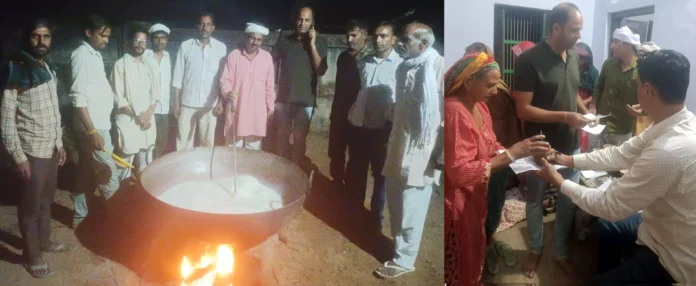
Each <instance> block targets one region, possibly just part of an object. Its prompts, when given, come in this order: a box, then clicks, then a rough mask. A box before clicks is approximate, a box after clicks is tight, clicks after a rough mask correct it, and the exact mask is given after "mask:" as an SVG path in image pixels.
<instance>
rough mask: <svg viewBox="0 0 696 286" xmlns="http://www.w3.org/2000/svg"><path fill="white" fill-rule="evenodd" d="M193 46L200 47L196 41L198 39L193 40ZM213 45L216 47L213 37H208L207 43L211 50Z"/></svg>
mask: <svg viewBox="0 0 696 286" xmlns="http://www.w3.org/2000/svg"><path fill="white" fill-rule="evenodd" d="M193 44H194V45H195V46H200V45H199V44H200V41H198V38H193ZM214 45H216V44H215V39H214V38H213V37H210V41H208V46H210V47H211V48H212V47H213V46H214Z"/></svg>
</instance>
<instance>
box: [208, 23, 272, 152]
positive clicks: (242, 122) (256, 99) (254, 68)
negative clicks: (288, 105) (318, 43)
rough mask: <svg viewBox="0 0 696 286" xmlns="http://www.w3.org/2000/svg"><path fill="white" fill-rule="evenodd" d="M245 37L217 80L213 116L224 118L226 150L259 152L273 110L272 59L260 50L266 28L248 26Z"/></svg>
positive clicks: (255, 25) (232, 53) (256, 25)
mask: <svg viewBox="0 0 696 286" xmlns="http://www.w3.org/2000/svg"><path fill="white" fill-rule="evenodd" d="M245 33H246V35H247V41H246V44H245V45H244V46H243V47H239V48H237V49H234V50H233V51H232V52H231V53H230V54H229V55H228V56H227V63H226V64H225V68H224V70H223V72H222V78H220V86H221V90H222V96H221V97H222V98H221V99H220V100H219V101H218V103H217V106H215V110H214V112H215V115H216V116H219V115H221V114H222V115H224V120H225V127H224V129H223V132H224V133H223V136H224V137H225V143H226V144H227V145H228V146H233V145H234V146H236V147H245V148H248V149H254V150H260V149H261V139H263V137H266V125H267V122H268V119H269V118H270V116H271V115H272V114H273V110H274V107H275V99H276V93H275V74H274V70H273V58H272V57H271V54H270V53H269V52H267V51H264V50H262V49H260V47H261V44H263V40H264V38H265V37H266V36H267V35H268V29H267V28H265V27H263V26H261V25H258V24H253V23H249V24H247V27H246V30H245ZM234 135H236V136H234Z"/></svg>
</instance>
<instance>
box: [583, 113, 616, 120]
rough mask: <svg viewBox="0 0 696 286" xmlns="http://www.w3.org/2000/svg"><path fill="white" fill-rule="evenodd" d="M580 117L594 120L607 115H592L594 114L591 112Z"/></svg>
mask: <svg viewBox="0 0 696 286" xmlns="http://www.w3.org/2000/svg"><path fill="white" fill-rule="evenodd" d="M582 117H585V119H587V120H592V121H594V120H597V119H602V118H604V117H609V115H594V114H592V113H588V114H585V115H583V116H582Z"/></svg>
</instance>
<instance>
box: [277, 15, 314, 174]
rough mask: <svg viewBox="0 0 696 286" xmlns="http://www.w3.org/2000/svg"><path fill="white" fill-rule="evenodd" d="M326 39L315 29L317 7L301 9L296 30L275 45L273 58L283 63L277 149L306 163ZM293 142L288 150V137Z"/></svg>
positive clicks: (285, 155) (281, 154)
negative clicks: (315, 10) (308, 137)
mask: <svg viewBox="0 0 696 286" xmlns="http://www.w3.org/2000/svg"><path fill="white" fill-rule="evenodd" d="M326 46H327V44H326V39H324V38H319V37H318V33H317V32H316V31H315V30H314V11H313V10H312V9H311V8H309V7H303V8H301V9H300V10H299V13H298V14H297V19H296V25H295V32H294V33H292V34H290V35H283V34H281V35H280V37H279V39H278V42H277V43H276V46H275V47H274V48H273V53H272V54H273V59H274V61H276V62H279V64H280V79H279V82H278V96H277V99H276V108H275V119H276V123H277V124H278V134H277V135H278V142H276V148H277V149H276V153H277V154H278V155H280V156H283V157H287V158H290V159H291V160H292V161H293V162H294V163H296V164H298V165H300V164H301V163H303V159H304V156H305V149H306V140H307V133H308V132H309V124H310V122H311V120H312V115H313V113H314V108H315V106H316V100H317V82H318V81H319V77H321V76H323V75H324V74H325V73H326V70H327V63H326V49H327V47H326ZM290 134H292V138H293V140H292V141H293V144H292V152H291V155H288V153H289V147H290V144H289V137H290Z"/></svg>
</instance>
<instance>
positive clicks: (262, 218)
mask: <svg viewBox="0 0 696 286" xmlns="http://www.w3.org/2000/svg"><path fill="white" fill-rule="evenodd" d="M236 151H237V154H236V156H237V175H244V174H248V175H253V176H255V177H256V178H258V179H259V180H261V181H266V182H268V183H270V184H272V185H274V186H278V187H279V188H278V190H279V191H280V192H281V195H282V198H283V206H282V207H281V208H278V209H274V210H272V211H268V212H262V213H254V214H219V213H208V212H200V211H196V210H190V209H183V208H180V207H177V206H173V205H171V204H169V203H167V202H165V201H163V200H161V199H160V198H159V195H160V194H162V193H163V192H164V191H166V190H168V189H169V188H171V187H173V186H175V185H177V184H179V183H182V182H187V181H209V180H211V179H218V178H225V177H231V176H233V156H234V155H233V148H232V147H214V148H212V147H199V148H194V149H189V150H183V151H178V152H175V153H171V154H168V155H166V156H163V157H161V158H158V159H157V160H156V161H154V162H153V163H152V164H150V165H149V166H147V168H146V169H145V171H144V172H143V174H142V176H141V179H140V185H141V186H142V189H143V190H144V191H145V192H147V193H148V194H150V195H151V196H152V197H153V198H154V199H155V201H157V202H159V203H156V205H159V207H158V208H157V209H160V211H165V212H167V213H169V214H170V215H168V216H169V217H170V218H171V220H170V221H172V222H173V223H172V225H171V227H173V228H175V229H176V231H175V232H174V233H175V234H176V235H177V236H187V237H192V238H197V239H200V240H203V241H206V242H210V243H225V244H234V245H235V248H250V247H253V246H256V245H258V244H260V243H261V242H263V241H265V240H266V239H267V238H268V237H270V236H271V235H273V234H275V233H277V232H278V231H279V230H280V229H281V228H282V227H283V226H284V225H286V224H287V223H288V222H289V221H290V220H291V219H292V218H293V217H294V215H296V214H297V213H298V212H299V211H300V209H301V208H302V204H303V203H304V201H305V198H306V197H307V192H308V191H309V188H310V181H309V179H308V176H307V175H306V174H305V173H304V172H303V171H302V169H300V168H299V167H298V166H297V165H295V164H293V163H291V162H290V161H288V160H286V159H284V158H281V157H279V156H276V155H273V154H270V153H266V152H262V151H254V150H248V149H241V148H237V150H236ZM195 195H196V189H191V190H190V196H191V197H193V196H195ZM172 216H173V217H172Z"/></svg>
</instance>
